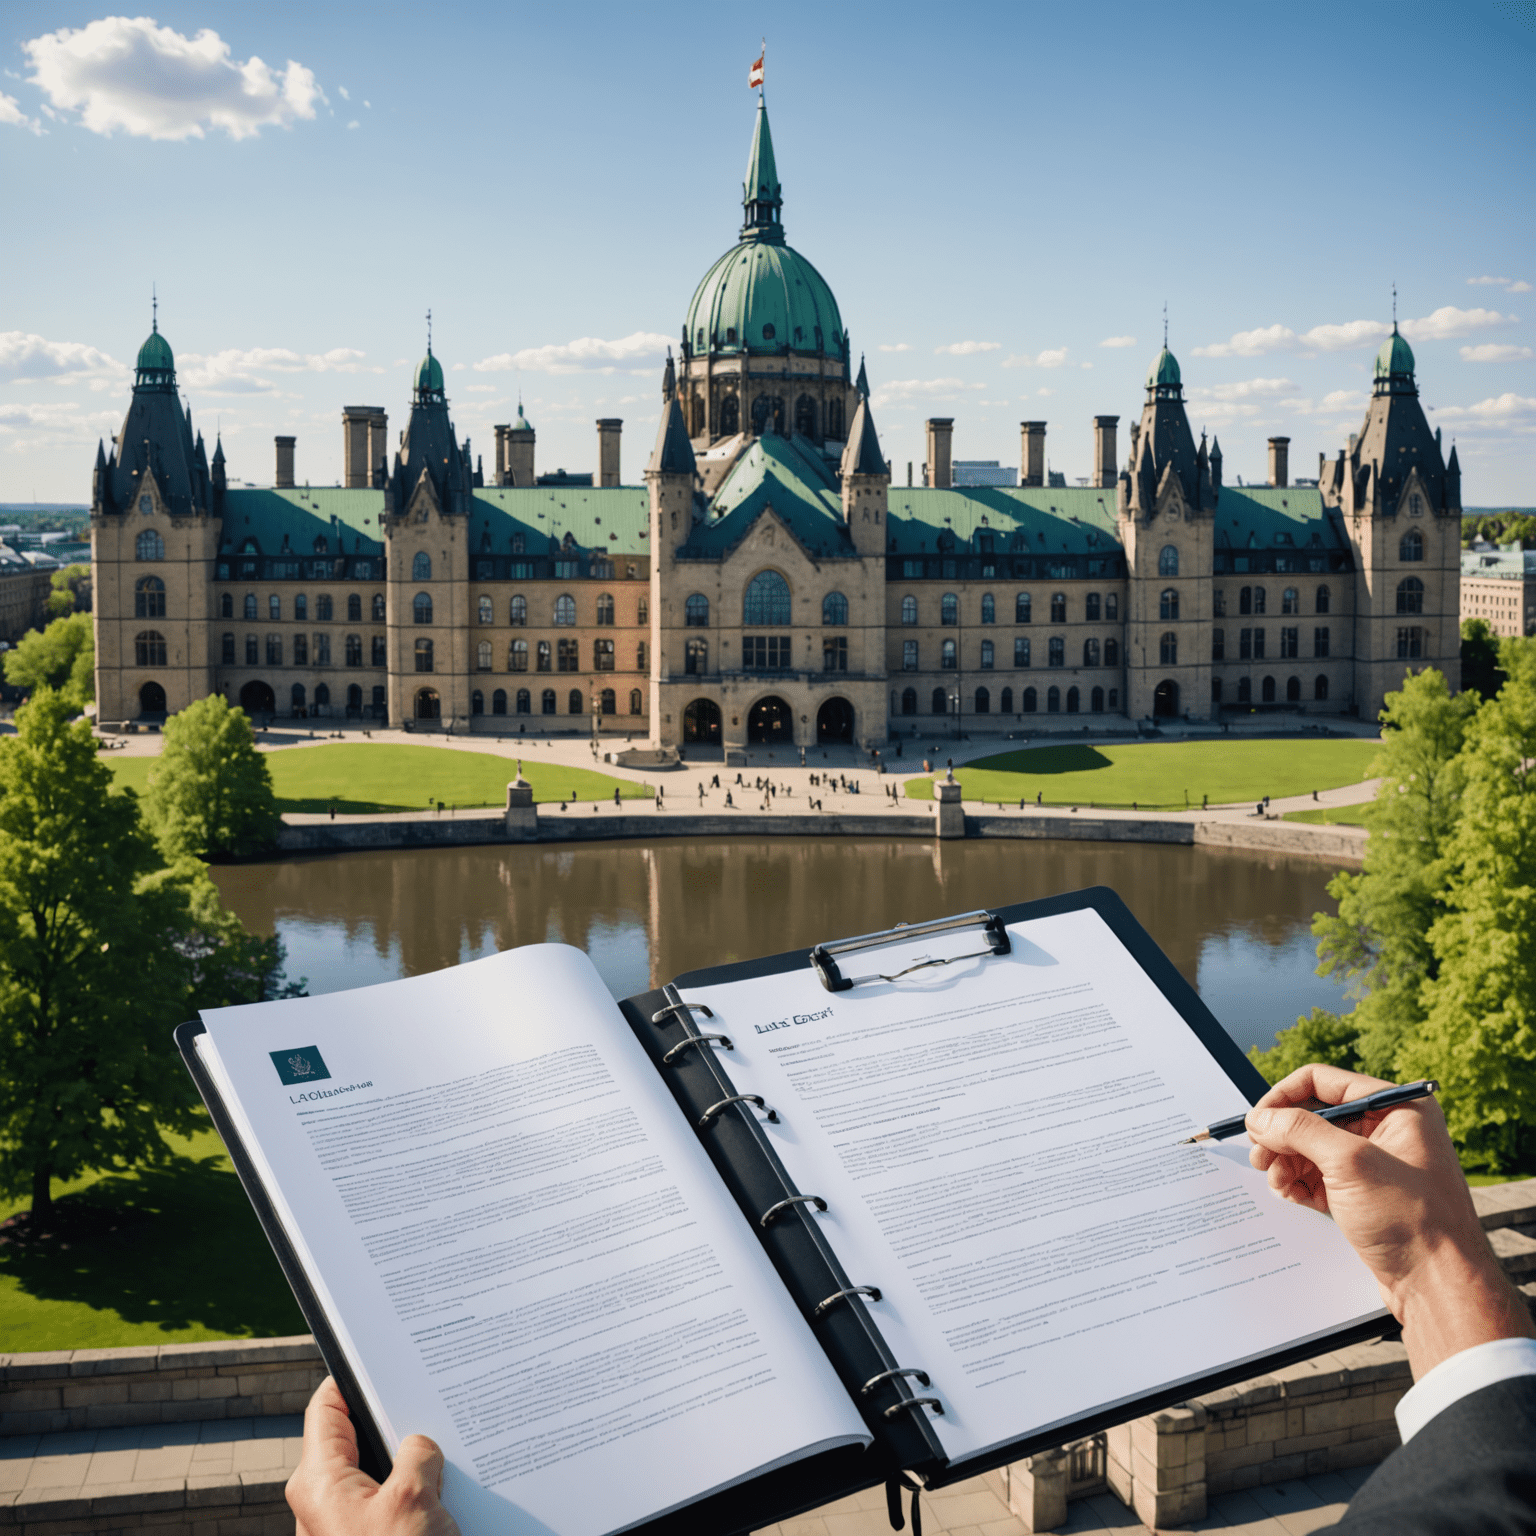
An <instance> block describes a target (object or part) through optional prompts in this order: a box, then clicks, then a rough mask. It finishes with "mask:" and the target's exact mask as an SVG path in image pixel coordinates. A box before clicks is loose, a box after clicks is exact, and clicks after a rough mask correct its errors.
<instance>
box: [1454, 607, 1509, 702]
mask: <svg viewBox="0 0 1536 1536" xmlns="http://www.w3.org/2000/svg"><path fill="white" fill-rule="evenodd" d="M1503 681H1504V674H1503V673H1502V672H1501V671H1500V670H1499V637H1498V636H1497V635H1495V634H1494V632H1493V631H1492V630H1491V629H1490V628H1489V627H1488V621H1487V620H1486V619H1463V620H1462V625H1461V686H1462V687H1463V688H1466V689H1468V690H1470V691H1472V692H1475V693H1477V694H1478V695H1480V696H1481V697H1482V698H1485V699H1491V698H1492V697H1493V696H1494V694H1496V693H1497V692H1498V691H1499V685H1500V684H1501V683H1502V682H1503Z"/></svg>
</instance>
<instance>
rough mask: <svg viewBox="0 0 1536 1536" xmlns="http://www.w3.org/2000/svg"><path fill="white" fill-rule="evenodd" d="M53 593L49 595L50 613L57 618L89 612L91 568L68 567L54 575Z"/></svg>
mask: <svg viewBox="0 0 1536 1536" xmlns="http://www.w3.org/2000/svg"><path fill="white" fill-rule="evenodd" d="M52 580H53V591H51V592H50V593H49V594H48V612H49V613H50V614H52V615H53V616H54V617H55V618H64V617H67V616H68V615H69V614H71V613H75V612H77V611H78V612H82V613H84V612H89V611H90V606H91V604H90V598H89V595H88V593H89V589H90V584H91V568H90V566H88V565H66V566H65V567H64V568H63V570H60V571H55V572H54V573H53V578H52Z"/></svg>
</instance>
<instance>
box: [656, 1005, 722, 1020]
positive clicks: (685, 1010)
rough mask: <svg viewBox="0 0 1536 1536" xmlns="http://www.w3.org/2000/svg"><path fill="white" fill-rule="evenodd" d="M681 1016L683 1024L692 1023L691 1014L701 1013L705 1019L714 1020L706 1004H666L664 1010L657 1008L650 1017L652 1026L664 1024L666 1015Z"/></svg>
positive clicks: (712, 1013)
mask: <svg viewBox="0 0 1536 1536" xmlns="http://www.w3.org/2000/svg"><path fill="white" fill-rule="evenodd" d="M673 1013H676V1014H681V1015H682V1017H683V1020H684V1022H685V1023H689V1024H691V1023H692V1022H693V1017H692V1016H693V1014H695V1013H702V1014H703V1015H704V1017H705V1018H706V1019H712V1018H714V1016H715V1014H714V1010H713V1009H712V1008H711V1007H710V1006H709V1004H708V1003H668V1004H667V1006H666V1007H665V1008H658V1009H657V1010H656V1012H655V1013H653V1014H652V1015H651V1023H652V1024H665V1023H666V1022H667V1015H668V1014H673Z"/></svg>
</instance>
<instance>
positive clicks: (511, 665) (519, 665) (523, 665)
mask: <svg viewBox="0 0 1536 1536" xmlns="http://www.w3.org/2000/svg"><path fill="white" fill-rule="evenodd" d="M527 670H528V642H527V641H526V640H514V641H513V642H512V643H511V644H510V645H509V646H508V647H507V671H509V672H526V671H527Z"/></svg>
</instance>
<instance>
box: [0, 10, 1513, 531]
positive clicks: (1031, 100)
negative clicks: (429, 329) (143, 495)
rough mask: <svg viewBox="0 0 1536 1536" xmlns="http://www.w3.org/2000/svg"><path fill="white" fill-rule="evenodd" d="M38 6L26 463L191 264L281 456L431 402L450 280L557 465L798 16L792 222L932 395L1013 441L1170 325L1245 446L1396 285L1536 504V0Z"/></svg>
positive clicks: (465, 328)
mask: <svg viewBox="0 0 1536 1536" xmlns="http://www.w3.org/2000/svg"><path fill="white" fill-rule="evenodd" d="M3 15H4V32H3V34H0V69H3V70H4V74H3V75H0V177H3V185H4V188H5V205H4V206H5V209H6V221H5V222H6V226H7V228H6V237H5V240H4V241H3V243H0V294H3V309H0V500H8V501H16V500H26V499H31V498H33V497H34V496H35V497H37V498H40V499H43V500H54V501H64V500H74V501H79V500H86V499H88V496H89V485H90V467H91V463H92V459H93V456H94V449H95V443H96V439H97V437H98V436H101V435H108V434H110V433H111V432H112V431H113V430H115V429H116V427H117V426H118V425H119V424H120V421H121V417H122V412H123V409H124V406H125V404H126V400H127V388H128V384H129V382H130V377H129V373H128V368H129V367H130V366H131V363H132V360H133V356H134V353H135V351H136V350H137V348H138V345H139V343H140V342H141V341H142V340H143V337H144V334H145V332H146V331H147V329H148V325H149V292H150V285H151V283H152V282H153V283H155V284H157V285H158V290H159V294H160V318H161V323H162V328H163V330H164V332H165V334H166V335H167V337H168V338H169V340H170V341H171V343H172V345H173V346H174V348H175V349H176V353H177V360H178V365H179V369H180V377H181V383H182V387H183V389H184V391H185V393H186V395H187V398H188V400H189V401H190V403H191V406H192V410H193V413H194V421H195V423H196V424H197V425H198V426H199V427H201V428H202V429H203V430H204V432H205V433H207V434H208V435H209V437H210V439H211V437H212V432H213V429H214V427H215V425H220V426H222V431H223V437H224V444H225V449H226V452H227V454H228V456H229V463H230V471H231V474H232V476H234V477H235V478H237V479H248V480H250V481H252V482H255V483H261V482H265V481H269V480H270V477H271V473H272V444H271V439H272V437H273V435H274V434H275V433H279V432H281V433H292V434H294V435H296V436H297V438H298V473H299V476H300V478H301V480H302V479H309V480H312V481H313V482H315V483H317V484H320V483H330V482H333V481H335V480H336V479H337V478H338V477H339V475H340V473H341V432H340V413H341V408H342V406H343V405H350V404H370V405H383V406H385V407H386V408H387V409H388V411H389V413H390V417H391V421H392V429H393V428H394V427H398V426H400V425H402V424H403V420H404V415H405V411H406V408H407V404H408V391H409V383H410V374H411V370H412V367H413V365H414V363H415V361H416V360H417V359H418V358H419V357H420V355H421V352H422V350H423V343H424V339H425V336H424V333H425V322H424V318H423V317H424V314H425V312H426V310H427V309H428V307H429V306H430V308H431V309H432V312H433V317H434V336H435V345H436V350H437V352H438V355H439V356H440V357H441V358H442V360H443V362H444V365H445V367H446V369H447V377H448V388H449V394H450V399H451V402H452V408H453V414H454V418H455V421H456V423H457V425H458V429H459V433H460V435H461V436H462V435H465V434H468V435H470V436H471V437H472V438H473V439H474V446H475V449H476V451H477V452H481V453H483V454H485V455H486V457H487V458H489V457H490V454H491V448H492V434H491V426H492V424H493V423H495V422H500V421H506V420H509V419H510V417H511V416H512V414H513V413H514V412H515V410H516V402H517V399H518V395H519V392H520V393H521V396H522V399H523V401H524V404H525V407H526V410H527V413H528V416H529V417H530V419H531V420H532V421H533V423H534V425H535V427H536V428H537V430H538V433H539V446H538V458H539V467H540V468H541V469H553V468H555V467H557V466H563V467H565V468H568V469H575V470H579V469H590V468H591V467H592V466H593V461H594V459H595V455H596V447H595V429H594V427H593V420H594V418H595V417H598V416H609V415H616V416H622V417H623V418H624V420H625V437H624V456H623V467H624V476H625V479H626V480H636V479H638V478H639V475H640V473H641V471H642V469H643V466H644V461H645V458H646V456H647V455H648V453H649V450H650V446H651V443H652V440H653V438H654V435H655V430H656V422H657V416H658V404H659V377H660V364H661V358H662V355H663V349H664V346H665V342H666V340H668V339H672V338H675V337H676V336H677V334H678V332H679V329H680V326H681V324H682V319H683V315H684V313H685V310H686V308H687V304H688V300H689V297H690V296H691V294H692V292H693V289H694V286H695V284H696V283H697V281H698V279H699V278H700V277H701V276H702V275H703V273H704V271H705V270H706V268H707V267H708V266H709V264H710V262H711V261H712V260H713V259H714V258H715V257H716V256H718V255H719V254H720V253H721V251H723V250H724V249H726V248H727V247H728V246H729V245H730V244H731V243H732V242H733V240H734V238H735V233H736V229H737V227H738V226H739V223H740V217H741V211H740V196H741V193H740V184H741V176H742V172H743V170H744V167H745V163H746V157H747V149H748V142H749V136H750V132H751V127H752V111H753V105H754V101H755V96H754V94H753V93H751V92H749V90H748V88H747V83H746V75H747V67H748V65H749V63H750V62H751V60H752V59H753V58H754V57H755V56H756V53H757V45H758V39H759V37H760V36H761V34H762V32H763V30H764V26H765V24H768V23H767V22H765V18H769V19H770V20H771V30H770V35H769V37H768V103H769V109H770V112H771V114H772V120H773V129H774V137H775V143H776V147H777V151H778V160H779V170H780V174H781V177H782V180H783V184H784V198H785V205H784V222H785V227H786V230H787V233H788V237H789V240H790V242H791V244H793V245H794V246H796V247H797V248H798V249H799V250H800V251H801V252H803V253H804V254H805V255H806V256H808V257H809V258H810V259H811V260H812V261H813V262H814V263H815V264H816V265H817V266H818V267H819V268H820V270H821V271H822V273H823V274H824V275H825V277H826V278H827V280H828V281H829V282H830V284H831V285H832V288H833V291H834V292H835V293H836V295H837V297H838V301H839V304H840V306H841V309H842V314H843V321H844V324H845V325H846V326H847V327H848V328H849V330H850V331H851V333H852V339H853V345H854V349H855V352H856V353H857V352H859V351H863V352H865V353H867V355H868V364H869V372H870V378H871V382H872V385H873V387H874V392H875V393H874V407H875V412H876V421H877V424H878V426H879V428H880V432H881V437H882V441H883V444H884V447H885V450H886V453H887V455H888V456H889V457H890V458H891V459H893V460H894V461H895V462H896V468H897V476H898V478H904V477H905V469H906V463H907V461H909V460H912V461H916V462H919V463H920V461H921V459H922V456H923V454H922V423H923V420H924V418H925V417H926V416H929V415H944V416H953V417H954V418H955V453H956V456H957V457H960V458H980V459H1000V460H1002V461H1003V462H1005V463H1016V462H1017V456H1018V423H1019V421H1020V420H1021V419H1044V420H1046V421H1047V422H1048V423H1049V429H1048V436H1047V452H1048V456H1049V458H1050V461H1051V465H1052V467H1053V468H1055V469H1058V470H1061V471H1063V472H1064V473H1065V474H1066V475H1067V476H1068V478H1069V480H1071V479H1072V478H1074V477H1076V476H1079V475H1086V474H1087V473H1088V472H1089V468H1090V456H1091V447H1092V428H1091V418H1092V417H1093V415H1094V414H1095V413H1099V412H1115V413H1118V414H1119V415H1120V417H1121V423H1122V424H1121V439H1120V441H1121V452H1122V455H1123V454H1124V452H1125V448H1126V429H1127V427H1128V425H1129V421H1130V420H1132V419H1134V418H1135V416H1136V414H1137V413H1138V412H1139V410H1140V406H1141V400H1142V381H1143V379H1144V377H1145V374H1146V371H1147V367H1148V364H1149V363H1150V361H1151V360H1152V358H1153V357H1154V355H1155V354H1156V352H1157V349H1158V346H1159V345H1160V343H1161V332H1162V312H1163V305H1164V303H1165V301H1166V303H1167V306H1168V317H1169V320H1168V324H1169V340H1170V344H1171V346H1172V348H1173V350H1174V351H1175V353H1176V354H1177V355H1178V357H1179V359H1180V362H1181V364H1182V366H1183V372H1184V381H1185V385H1186V390H1187V394H1188V397H1189V404H1190V414H1191V419H1192V423H1193V425H1194V427H1195V429H1196V430H1197V431H1198V430H1199V429H1200V427H1201V426H1202V425H1204V426H1206V427H1207V428H1209V429H1210V430H1212V431H1214V432H1216V433H1218V434H1219V435H1220V438H1221V444H1222V448H1223V451H1224V453H1225V455H1226V465H1227V474H1228V476H1229V478H1235V476H1237V475H1242V476H1243V477H1244V478H1245V479H1262V478H1263V475H1264V467H1265V465H1264V443H1265V439H1266V438H1267V437H1268V436H1270V435H1272V434H1275V433H1285V434H1288V435H1289V436H1290V437H1291V439H1292V442H1291V465H1292V473H1293V475H1295V474H1308V473H1315V472H1316V470H1315V466H1316V462H1317V454H1318V452H1319V451H1327V452H1329V453H1330V454H1331V453H1333V452H1335V451H1336V450H1337V449H1338V447H1339V446H1341V445H1342V443H1343V442H1344V440H1345V439H1346V437H1347V435H1348V434H1349V433H1350V432H1351V431H1354V430H1357V429H1358V426H1359V421H1360V418H1361V415H1362V411H1363V405H1364V400H1365V395H1366V391H1367V390H1368V388H1369V379H1370V364H1371V359H1372V357H1373V355H1374V352H1375V348H1376V345H1377V344H1378V336H1379V332H1380V329H1381V327H1382V326H1383V325H1384V324H1385V323H1386V322H1387V321H1389V320H1390V318H1391V305H1392V299H1391V289H1392V285H1393V283H1394V282H1395V283H1396V284H1397V288H1398V293H1399V300H1398V304H1399V314H1400V316H1401V317H1402V318H1403V321H1404V328H1405V330H1406V331H1407V332H1408V334H1409V335H1410V337H1411V338H1412V340H1413V344H1414V348H1415V351H1416V353H1417V356H1418V360H1419V382H1420V386H1421V390H1422V394H1423V399H1424V403H1425V405H1426V407H1432V408H1433V409H1432V410H1431V413H1430V420H1431V421H1432V422H1436V423H1438V424H1440V425H1441V426H1442V427H1443V428H1444V430H1445V432H1446V435H1447V437H1448V438H1449V437H1454V438H1455V439H1456V441H1457V443H1458V445H1459V447H1460V450H1461V457H1462V463H1463V468H1464V481H1463V485H1464V495H1465V499H1466V500H1467V502H1468V503H1469V504H1483V505H1489V504H1501V503H1506V504H1532V503H1536V358H1533V350H1536V286H1533V285H1536V217H1533V215H1536V177H1533V175H1532V170H1531V146H1532V145H1533V144H1536V91H1533V90H1532V88H1531V81H1532V78H1533V65H1536V19H1533V14H1532V7H1531V6H1530V5H1528V4H1520V3H1516V0H1462V3H1460V4H1457V5H1421V6H1416V7H1407V6H1403V5H1400V4H1375V3H1359V0H1351V3H1349V4H1346V5H1338V4H1312V3H1301V4H1293V5H1290V6H1287V7H1284V8H1280V9H1277V8H1274V7H1261V6H1258V5H1252V4H1240V5H1239V4H1225V5H1192V4H1177V3H1175V4H1167V3H1164V4H1159V5H1151V4H1145V3H1143V4H1134V5H1124V4H1116V3H1112V4H1105V5H1099V6H1095V7H1087V6H1076V5H1066V4H1060V5H1051V6H1045V5H1026V4H1015V5H1009V6H1002V5H995V4H993V5H982V4H977V5H965V4H955V5H950V6H945V7H934V6H932V5H921V6H919V5H908V4H887V5H881V6H879V7H874V6H867V5H845V6H827V5H812V4H798V3H788V4H779V5H775V6H774V7H772V8H771V11H764V10H754V9H752V8H749V7H746V6H741V5H720V4H718V3H715V4H709V5H703V4H700V5H671V6H667V7H656V6H643V7H642V6H633V5H581V6H576V5H567V6H538V7H530V6H519V5H510V4H501V5H451V4H446V5H438V6H433V7H420V6H409V7H408V6H400V5H390V4H385V5H379V4H377V3H375V4H371V5H368V6H362V5H353V4H347V3H328V4H325V5H315V4H312V3H311V4H305V5H297V4H275V3H266V4H263V5H260V6H255V5H230V4H202V5H187V4H174V5H162V6H158V7H156V8H155V9H154V11H153V13H152V17H150V18H147V19H143V20H133V21H130V20H126V19H122V18H114V17H113V16H112V15H111V14H110V13H108V12H105V11H102V10H99V9H94V8H91V7H90V6H83V5H77V4H48V5H41V4H29V3H26V0H12V3H11V4H9V5H7V6H6V7H5V9H4V13H3Z"/></svg>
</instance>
